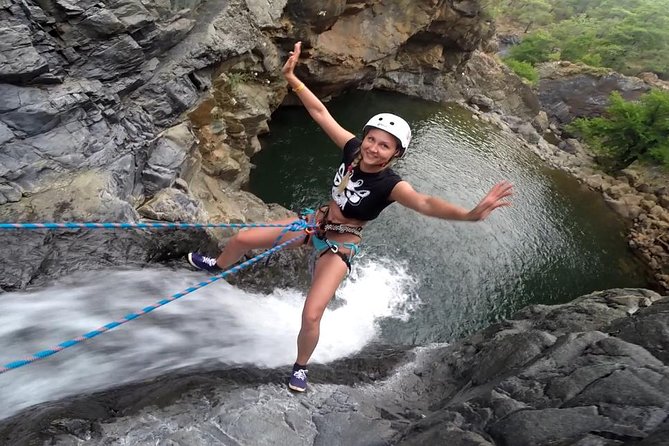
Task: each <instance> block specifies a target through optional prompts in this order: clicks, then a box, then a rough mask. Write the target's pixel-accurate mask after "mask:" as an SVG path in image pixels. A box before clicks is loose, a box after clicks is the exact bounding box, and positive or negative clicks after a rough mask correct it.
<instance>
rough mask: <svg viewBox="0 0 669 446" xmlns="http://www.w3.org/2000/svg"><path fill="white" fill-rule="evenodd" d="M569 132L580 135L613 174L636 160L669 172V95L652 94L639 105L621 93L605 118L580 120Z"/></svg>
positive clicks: (662, 93) (611, 102)
mask: <svg viewBox="0 0 669 446" xmlns="http://www.w3.org/2000/svg"><path fill="white" fill-rule="evenodd" d="M569 129H570V130H571V131H573V132H575V133H578V134H580V135H581V136H582V137H583V138H584V139H585V141H586V142H587V143H588V144H589V145H590V146H591V147H592V148H593V149H595V150H596V151H598V152H599V153H600V154H601V155H602V156H601V158H600V160H601V162H602V164H604V166H605V167H606V168H607V169H608V170H610V171H612V172H616V171H619V170H622V169H624V168H626V167H627V166H629V165H630V164H632V163H633V162H634V161H636V160H647V161H651V162H654V163H659V164H662V165H664V166H665V167H666V168H669V92H667V91H661V90H652V91H650V92H649V93H646V94H645V95H643V96H641V97H640V98H639V100H638V101H626V100H624V99H623V98H622V96H620V94H619V93H618V92H614V93H612V94H611V97H610V105H609V107H608V108H607V109H606V113H605V115H604V116H600V117H596V118H579V119H576V120H574V121H573V122H572V124H571V125H570V126H569Z"/></svg>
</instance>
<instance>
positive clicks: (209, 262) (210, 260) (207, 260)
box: [202, 256, 216, 266]
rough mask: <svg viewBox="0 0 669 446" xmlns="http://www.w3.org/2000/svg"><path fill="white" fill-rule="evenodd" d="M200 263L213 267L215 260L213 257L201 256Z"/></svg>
mask: <svg viewBox="0 0 669 446" xmlns="http://www.w3.org/2000/svg"><path fill="white" fill-rule="evenodd" d="M202 261H203V262H204V263H206V264H207V265H209V266H215V265H216V259H215V258H214V257H205V256H202Z"/></svg>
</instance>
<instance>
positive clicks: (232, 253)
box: [216, 215, 305, 269]
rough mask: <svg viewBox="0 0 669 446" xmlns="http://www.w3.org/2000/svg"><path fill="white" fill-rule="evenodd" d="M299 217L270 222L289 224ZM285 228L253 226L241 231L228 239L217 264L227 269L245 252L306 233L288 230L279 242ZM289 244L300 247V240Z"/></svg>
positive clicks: (267, 246) (269, 246) (268, 246)
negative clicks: (278, 238)
mask: <svg viewBox="0 0 669 446" xmlns="http://www.w3.org/2000/svg"><path fill="white" fill-rule="evenodd" d="M298 218H299V217H298V216H297V215H296V216H295V217H292V218H284V219H281V220H275V221H272V222H270V223H272V224H280V225H289V224H291V223H293V222H294V221H295V220H297V219H298ZM284 229H285V228H251V229H246V230H244V231H239V232H238V233H237V234H235V235H233V236H232V237H231V238H230V240H228V243H227V244H226V245H225V248H224V249H223V252H221V254H219V256H218V257H217V258H216V265H218V267H219V268H222V269H227V268H228V267H229V266H231V265H234V264H235V263H237V262H238V261H239V259H241V258H242V256H243V255H244V254H246V253H247V252H248V251H250V250H252V249H258V248H271V247H272V246H274V244H275V243H277V244H280V243H283V242H285V241H287V240H289V239H292V238H295V237H300V236H303V235H305V234H304V232H294V231H286V233H285V234H284V235H283V236H282V237H281V239H280V240H279V241H278V242H277V240H276V239H277V237H278V236H279V234H281V231H283V230H284ZM288 246H289V247H291V248H293V247H298V246H300V242H298V241H296V242H295V243H291V244H290V245H288Z"/></svg>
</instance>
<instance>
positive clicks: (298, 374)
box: [293, 369, 307, 381]
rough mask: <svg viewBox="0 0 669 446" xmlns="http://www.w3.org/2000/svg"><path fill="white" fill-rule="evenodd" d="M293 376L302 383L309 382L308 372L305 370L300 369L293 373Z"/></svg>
mask: <svg viewBox="0 0 669 446" xmlns="http://www.w3.org/2000/svg"><path fill="white" fill-rule="evenodd" d="M293 376H294V377H295V378H297V379H300V380H302V381H306V380H307V370H305V369H298V370H295V371H294V372H293Z"/></svg>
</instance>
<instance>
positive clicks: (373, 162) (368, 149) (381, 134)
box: [360, 128, 399, 167]
mask: <svg viewBox="0 0 669 446" xmlns="http://www.w3.org/2000/svg"><path fill="white" fill-rule="evenodd" d="M398 149H399V147H398V146H397V138H395V137H394V136H393V135H391V134H390V133H388V132H386V131H385V130H381V129H375V128H372V129H369V131H368V132H367V134H366V135H365V137H364V138H363V140H362V145H361V146H360V153H361V154H362V161H364V163H365V164H367V165H369V166H380V167H383V166H385V165H386V164H388V162H389V161H390V160H391V159H393V157H394V156H395V155H396V154H397V153H398Z"/></svg>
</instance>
